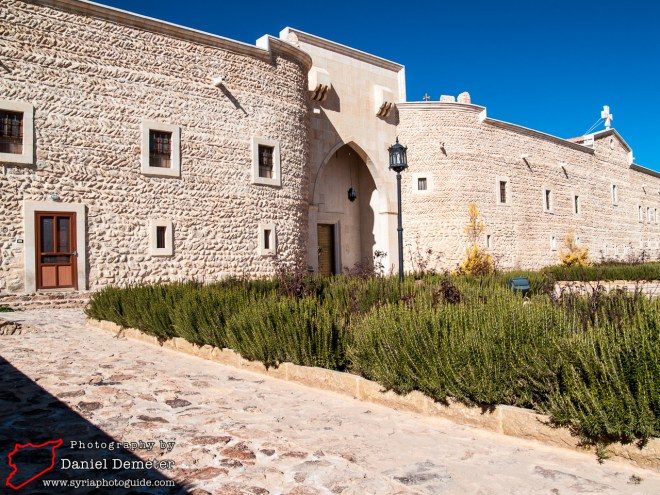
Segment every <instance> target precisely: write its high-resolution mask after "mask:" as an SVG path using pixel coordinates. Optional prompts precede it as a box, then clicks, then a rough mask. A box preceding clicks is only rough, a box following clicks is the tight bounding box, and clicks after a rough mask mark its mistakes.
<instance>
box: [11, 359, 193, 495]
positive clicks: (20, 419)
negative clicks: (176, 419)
mask: <svg viewBox="0 0 660 495" xmlns="http://www.w3.org/2000/svg"><path fill="white" fill-rule="evenodd" d="M71 394H72V395H71V396H74V394H75V392H72V393H71ZM79 407H81V410H82V411H83V414H84V410H85V409H88V410H93V409H94V408H95V407H98V406H97V404H96V403H94V402H89V403H85V402H80V403H79ZM59 438H61V439H62V440H63V444H62V446H61V447H59V448H56V449H55V454H56V461H55V466H54V468H53V470H52V471H50V472H47V473H46V474H44V475H43V476H41V477H39V478H38V479H35V480H34V481H32V482H30V483H28V484H26V485H25V486H24V487H22V488H19V489H18V490H16V491H14V490H13V489H12V488H11V486H9V485H8V484H7V478H8V476H9V475H10V472H11V468H10V465H9V462H8V456H9V453H10V452H11V451H12V450H14V447H15V444H27V443H32V444H34V445H38V444H41V443H44V442H47V441H51V440H56V439H59ZM154 440H155V441H157V440H158V439H154V438H150V435H149V434H146V435H145V439H144V441H154ZM71 442H86V443H87V442H91V443H94V444H95V443H96V442H98V444H99V445H101V446H102V445H104V444H105V445H106V446H109V445H110V443H111V442H115V443H116V442H121V440H117V439H115V438H113V437H111V436H109V435H107V434H106V433H105V432H103V430H101V429H99V428H98V427H96V426H95V425H93V424H92V423H90V422H89V421H88V420H87V419H85V418H84V417H83V416H82V415H81V414H79V413H77V412H75V411H73V410H72V409H70V408H69V407H68V406H67V405H66V404H65V403H63V402H61V401H60V400H58V399H57V398H56V397H54V396H53V395H51V394H49V393H48V392H47V391H46V390H44V389H43V388H41V387H40V386H39V385H38V384H37V383H35V382H34V381H32V380H31V379H30V378H28V377H27V376H26V375H24V374H23V373H21V372H20V371H19V370H17V369H16V368H15V367H14V366H12V365H11V364H10V363H9V361H7V360H6V359H4V358H3V357H1V356H0V492H1V493H17V494H20V495H23V494H30V495H37V494H44V495H45V494H54V493H63V494H64V493H66V494H94V495H96V494H99V495H100V494H115V493H117V494H125V495H129V494H130V495H140V494H150V495H160V494H162V495H174V494H176V495H179V494H187V493H190V489H189V487H186V486H184V485H182V484H181V483H178V482H175V481H174V480H172V479H170V478H168V477H167V476H166V475H165V474H163V473H162V472H161V471H159V470H157V469H153V468H151V469H140V468H139V467H138V469H124V468H123V467H120V468H118V469H116V468H115V466H114V464H115V462H116V461H114V459H119V460H121V461H122V462H123V461H129V462H133V461H136V462H137V461H140V459H139V458H138V457H137V456H136V455H134V454H133V452H131V450H128V449H126V448H123V447H121V446H120V447H118V448H116V449H114V450H109V448H107V447H106V448H91V449H84V450H82V449H78V448H73V446H72V444H71ZM51 450H52V447H50V446H47V447H43V448H39V449H33V448H25V449H19V451H18V452H17V453H15V454H14V455H13V456H12V459H13V461H14V464H15V465H16V466H17V468H18V470H17V472H16V473H15V474H14V475H13V476H12V478H11V483H10V484H11V485H13V486H15V487H18V486H20V485H21V484H22V483H24V482H26V481H27V480H28V479H30V478H31V477H32V476H34V475H36V474H38V473H39V472H41V471H42V470H44V469H46V468H48V466H49V464H50V461H51ZM141 452H144V453H146V454H147V455H146V456H143V457H145V459H146V458H149V459H152V458H153V457H157V456H156V453H157V452H155V451H154V452H151V453H150V452H148V451H145V450H142V451H141ZM83 460H84V461H90V460H93V461H96V464H95V465H94V466H88V467H86V468H83V469H78V470H74V469H71V468H69V469H63V467H65V465H68V464H69V462H68V461H71V466H74V464H73V461H83ZM53 480H89V482H90V484H91V483H98V484H99V486H82V487H79V488H73V487H71V486H70V485H69V486H60V487H53V486H46V485H45V483H44V481H46V482H51V481H53ZM133 480H140V481H139V483H140V486H128V487H127V486H126V485H125V484H124V483H125V482H127V481H130V482H131V483H134V481H133ZM142 480H144V482H143V481H142ZM146 483H150V484H151V486H145V484H146ZM102 484H105V486H103V485H102ZM113 484H114V485H115V486H113ZM117 485H119V486H117ZM157 485H158V486H157Z"/></svg>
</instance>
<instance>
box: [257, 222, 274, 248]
mask: <svg viewBox="0 0 660 495" xmlns="http://www.w3.org/2000/svg"><path fill="white" fill-rule="evenodd" d="M259 254H261V255H262V256H274V255H275V254H277V236H276V235H275V224H274V223H266V224H259Z"/></svg>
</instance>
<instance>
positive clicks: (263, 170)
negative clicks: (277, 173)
mask: <svg viewBox="0 0 660 495" xmlns="http://www.w3.org/2000/svg"><path fill="white" fill-rule="evenodd" d="M274 151H275V148H274V147H273V146H265V145H263V144H260V145H259V177H262V178H264V179H272V178H273V152H274Z"/></svg>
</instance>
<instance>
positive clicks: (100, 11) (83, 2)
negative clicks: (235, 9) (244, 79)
mask: <svg viewBox="0 0 660 495" xmlns="http://www.w3.org/2000/svg"><path fill="white" fill-rule="evenodd" d="M23 1H24V2H26V3H32V4H36V5H42V6H45V7H50V8H53V9H56V10H62V11H65V12H71V13H74V14H81V15H86V16H89V17H96V18H99V19H103V20H106V21H110V22H115V23H117V24H121V25H125V26H130V27H133V28H136V29H142V30H144V31H150V32H154V33H158V34H163V35H166V36H171V37H174V38H178V39H182V40H185V41H190V42H193V43H199V44H203V45H208V46H212V47H215V48H220V49H223V50H227V51H230V52H233V53H237V54H240V55H247V56H251V57H255V58H258V59H261V60H264V61H268V60H270V58H271V52H270V50H269V49H265V48H261V47H258V46H256V45H251V44H249V43H245V42H243V41H238V40H233V39H231V38H225V37H223V36H219V35H217V34H212V33H208V32H206V31H201V30H198V29H194V28H190V27H186V26H182V25H180V24H175V23H172V22H168V21H163V20H160V19H156V18H154V17H149V16H145V15H142V14H137V13H135V12H130V11H128V10H123V9H118V8H115V7H110V6H107V5H102V4H99V3H96V2H91V1H88V0H23ZM271 39H277V38H274V37H271ZM269 46H270V45H269ZM272 46H274V47H275V48H276V49H280V50H281V51H282V52H285V53H288V54H290V55H293V56H295V57H297V58H299V59H300V60H301V61H302V62H303V63H304V64H305V65H308V64H309V65H311V59H310V58H309V55H307V54H306V53H305V52H303V51H302V50H300V49H298V48H296V47H294V46H293V45H290V46H291V48H290V49H289V48H288V47H284V46H283V45H282V43H281V40H278V41H277V43H275V44H273V45H272Z"/></svg>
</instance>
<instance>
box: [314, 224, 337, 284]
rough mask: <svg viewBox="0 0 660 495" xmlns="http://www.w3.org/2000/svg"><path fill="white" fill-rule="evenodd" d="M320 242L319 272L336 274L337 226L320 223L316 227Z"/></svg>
mask: <svg viewBox="0 0 660 495" xmlns="http://www.w3.org/2000/svg"><path fill="white" fill-rule="evenodd" d="M316 234H317V237H318V244H319V273H320V274H321V275H334V274H335V273H336V270H335V226H334V225H331V224H325V223H319V224H318V225H317V227H316Z"/></svg>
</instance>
